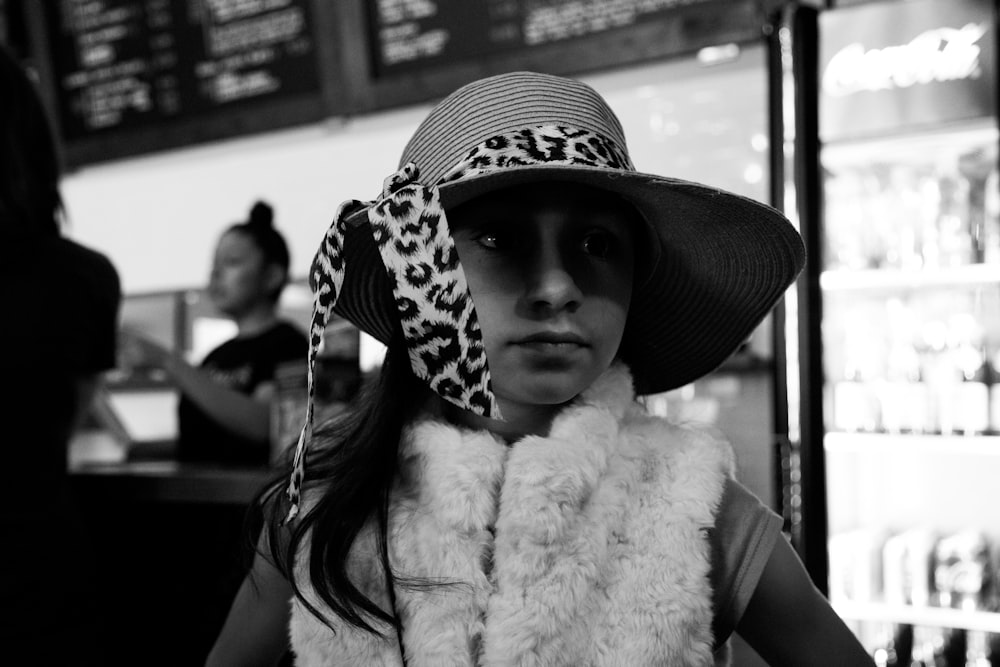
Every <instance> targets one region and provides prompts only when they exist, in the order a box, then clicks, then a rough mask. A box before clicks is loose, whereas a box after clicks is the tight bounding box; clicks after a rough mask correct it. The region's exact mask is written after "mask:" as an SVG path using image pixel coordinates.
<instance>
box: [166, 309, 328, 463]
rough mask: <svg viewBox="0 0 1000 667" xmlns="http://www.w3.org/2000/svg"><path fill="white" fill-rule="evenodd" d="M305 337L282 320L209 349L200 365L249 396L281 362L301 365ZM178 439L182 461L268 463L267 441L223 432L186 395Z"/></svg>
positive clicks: (306, 344) (306, 343) (270, 377)
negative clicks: (250, 334) (256, 440)
mask: <svg viewBox="0 0 1000 667" xmlns="http://www.w3.org/2000/svg"><path fill="white" fill-rule="evenodd" d="M308 352H309V341H308V339H306V336H305V334H303V333H302V332H301V331H300V330H299V329H297V328H296V327H294V326H293V325H291V324H289V323H287V322H280V323H278V324H276V325H275V326H273V327H271V328H270V329H268V330H267V331H264V332H262V333H260V334H258V335H256V336H248V337H245V338H244V337H237V338H234V339H232V340H230V341H227V342H225V343H223V344H222V345H220V346H219V347H217V348H215V349H214V350H212V351H211V352H210V353H209V354H208V356H207V357H205V360H204V361H203V362H202V364H201V367H202V368H203V369H205V370H206V371H208V373H209V374H210V375H211V376H212V379H214V380H215V381H216V382H218V383H219V384H221V385H223V386H225V387H228V388H230V389H235V390H237V391H239V392H240V393H243V394H247V395H248V396H249V395H251V394H253V393H254V391H255V390H256V389H257V387H258V386H259V385H260V384H262V383H265V382H269V381H271V380H273V379H274V374H275V370H276V369H277V367H278V366H279V365H281V364H282V363H285V362H290V361H302V362H303V368H305V365H304V364H305V360H306V356H307V355H308ZM178 420H179V431H180V438H179V440H178V443H177V457H178V458H179V459H180V460H182V461H198V462H205V463H209V462H210V463H222V464H231V465H266V464H267V463H268V458H269V454H270V450H269V446H268V442H267V441H266V440H265V441H261V442H255V441H253V440H248V439H246V438H243V437H241V436H239V435H236V434H235V433H233V432H231V431H229V430H227V429H226V428H224V427H223V426H222V425H220V424H219V423H218V422H216V421H215V420H213V419H212V418H211V417H209V416H208V415H207V414H205V413H204V412H202V411H201V409H200V408H198V407H197V406H196V405H195V404H194V403H192V402H191V401H190V400H188V399H187V398H186V397H181V401H180V405H179V406H178Z"/></svg>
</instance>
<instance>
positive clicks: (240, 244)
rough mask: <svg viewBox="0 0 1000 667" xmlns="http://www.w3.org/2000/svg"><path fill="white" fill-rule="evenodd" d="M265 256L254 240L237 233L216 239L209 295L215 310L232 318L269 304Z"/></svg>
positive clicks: (231, 232)
mask: <svg viewBox="0 0 1000 667" xmlns="http://www.w3.org/2000/svg"><path fill="white" fill-rule="evenodd" d="M266 268H267V267H266V265H265V263H264V255H263V253H262V252H261V251H260V248H258V247H257V245H256V244H255V243H254V242H253V240H252V239H251V238H250V237H249V236H247V235H246V234H243V233H241V232H239V231H228V232H226V233H225V234H223V235H222V238H220V239H219V245H218V246H216V248H215V258H214V260H213V261H212V273H211V275H210V277H209V283H208V294H209V296H210V297H211V299H212V302H213V303H214V304H215V307H216V308H218V309H219V310H220V311H222V312H223V313H225V314H226V315H229V316H231V317H237V316H239V315H241V314H243V313H246V312H248V311H249V310H251V309H252V308H253V307H255V306H257V305H259V304H260V303H262V302H264V301H267V300H268V296H267V294H268V291H267V290H268V285H267V271H266Z"/></svg>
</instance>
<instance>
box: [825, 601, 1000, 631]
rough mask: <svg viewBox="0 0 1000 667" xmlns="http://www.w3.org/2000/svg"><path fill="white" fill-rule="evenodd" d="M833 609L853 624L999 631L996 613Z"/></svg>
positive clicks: (851, 605) (847, 605)
mask: <svg viewBox="0 0 1000 667" xmlns="http://www.w3.org/2000/svg"><path fill="white" fill-rule="evenodd" d="M833 608H834V610H835V611H836V612H837V613H838V614H839V615H840V616H841V617H842V618H845V619H849V620H854V621H878V622H885V623H905V624H908V625H923V626H929V627H936V628H957V629H962V630H978V631H980V632H1000V613H996V612H989V611H971V610H970V611H966V610H964V609H949V608H944V607H913V606H910V605H902V604H887V603H884V602H849V601H840V602H836V603H834V605H833Z"/></svg>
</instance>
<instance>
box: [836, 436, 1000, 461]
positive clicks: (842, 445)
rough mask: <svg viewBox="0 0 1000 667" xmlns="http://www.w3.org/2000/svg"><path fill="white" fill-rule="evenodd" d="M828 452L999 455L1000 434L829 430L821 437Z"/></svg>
mask: <svg viewBox="0 0 1000 667" xmlns="http://www.w3.org/2000/svg"><path fill="white" fill-rule="evenodd" d="M823 449H824V450H826V452H827V453H869V454H903V453H905V454H914V453H919V454H946V455H949V456H950V455H952V454H966V455H971V456H991V457H997V458H1000V435H971V436H970V435H934V434H926V435H924V434H911V433H845V432H838V431H830V432H828V433H827V434H826V437H825V438H824V439H823Z"/></svg>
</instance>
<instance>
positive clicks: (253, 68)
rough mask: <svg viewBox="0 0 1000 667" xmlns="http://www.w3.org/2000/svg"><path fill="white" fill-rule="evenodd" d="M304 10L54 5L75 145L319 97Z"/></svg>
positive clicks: (284, 6)
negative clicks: (120, 133)
mask: <svg viewBox="0 0 1000 667" xmlns="http://www.w3.org/2000/svg"><path fill="white" fill-rule="evenodd" d="M309 2H310V0H179V1H178V0H175V1H171V0H58V1H57V2H52V3H51V4H48V3H47V4H48V7H47V11H46V12H45V24H46V31H47V36H48V41H49V50H50V53H51V55H52V68H53V79H54V85H55V87H56V89H57V95H56V99H57V100H58V103H57V106H58V114H59V119H60V126H61V130H62V132H61V133H62V136H63V138H64V139H65V140H67V141H70V142H72V141H73V140H75V139H81V138H84V137H90V136H101V135H107V134H108V133H109V132H110V131H115V130H127V129H136V128H151V127H156V126H159V125H162V124H163V122H164V121H167V120H171V119H182V118H198V117H204V116H205V115H206V114H209V113H211V112H213V111H215V110H219V109H226V108H235V107H241V106H244V105H246V104H247V103H251V102H256V101H264V100H276V99H286V98H290V97H294V96H297V95H301V94H304V93H312V92H315V91H318V90H319V86H320V84H319V75H318V68H317V58H316V54H315V44H314V39H313V37H312V33H311V31H310V25H311V17H310V8H309Z"/></svg>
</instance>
